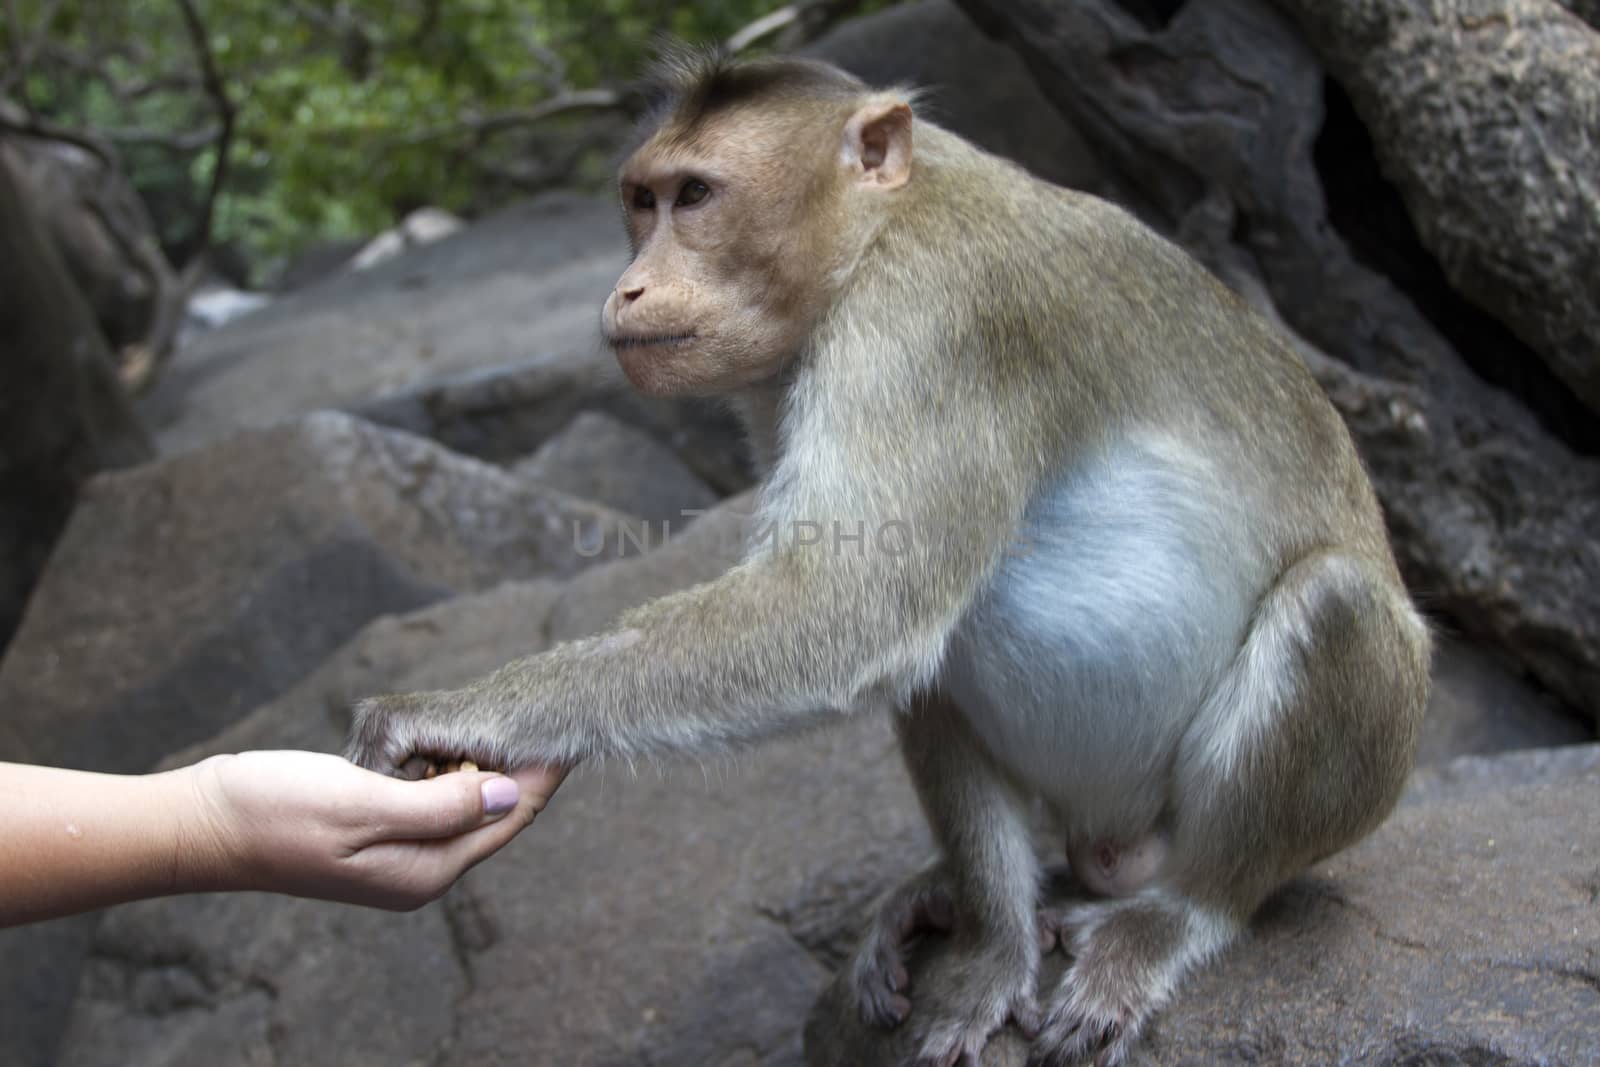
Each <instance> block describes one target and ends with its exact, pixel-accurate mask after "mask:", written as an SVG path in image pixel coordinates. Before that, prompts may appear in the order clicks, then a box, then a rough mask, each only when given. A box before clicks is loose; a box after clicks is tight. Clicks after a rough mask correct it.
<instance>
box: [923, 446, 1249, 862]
mask: <svg viewBox="0 0 1600 1067" xmlns="http://www.w3.org/2000/svg"><path fill="white" fill-rule="evenodd" d="M1237 499H1238V498H1237V496H1236V495H1234V494H1230V493H1227V492H1225V491H1224V487H1223V486H1222V483H1220V482H1219V480H1218V472H1216V471H1215V470H1213V469H1212V466H1211V464H1209V463H1208V462H1207V461H1206V460H1205V458H1204V457H1202V456H1200V455H1198V454H1196V453H1194V452H1192V451H1189V450H1186V449H1185V448H1184V446H1182V445H1181V444H1178V443H1176V442H1173V441H1170V440H1166V439H1164V438H1161V437H1159V436H1154V435H1149V436H1145V437H1142V438H1134V439H1126V440H1123V441H1120V442H1117V443H1115V444H1112V445H1111V446H1109V447H1108V448H1107V449H1106V450H1105V451H1104V452H1103V453H1102V454H1100V455H1097V456H1094V457H1091V458H1090V459H1088V460H1087V461H1085V462H1083V463H1082V464H1080V465H1078V466H1077V467H1075V468H1073V469H1072V470H1071V471H1070V472H1069V473H1068V474H1067V476H1066V477H1065V478H1063V479H1062V480H1061V481H1060V482H1059V483H1057V484H1056V485H1054V486H1051V487H1050V488H1049V489H1048V490H1047V491H1046V492H1045V493H1044V494H1043V496H1042V497H1041V499H1039V500H1038V501H1037V502H1036V503H1035V504H1034V506H1033V507H1031V508H1030V510H1029V514H1028V518H1027V525H1026V528H1025V530H1024V533H1023V537H1022V539H1020V540H1019V542H1018V548H1017V549H1016V551H1015V552H1014V553H1013V555H1012V557H1011V558H1010V559H1008V561H1007V562H1006V563H1005V564H1003V565H1002V567H1001V568H1000V571H999V573H998V574H997V575H996V577H995V578H994V580H993V582H992V584H991V586H990V587H989V589H988V590H987V592H986V594H985V595H984V596H982V597H981V598H980V600H979V602H978V603H977V604H976V605H975V607H974V609H973V611H972V613H971V615H970V617H969V618H968V619H967V620H966V622H965V623H964V624H963V625H962V627H961V628H960V629H959V631H958V632H957V636H956V639H955V641H954V643H953V645H952V649H951V655H950V660H949V663H948V667H947V669H946V675H945V677H946V683H947V685H948V686H949V688H950V690H951V693H952V695H953V696H954V697H955V699H956V703H957V704H958V705H959V706H960V707H961V708H963V709H965V710H967V711H968V713H969V717H970V721H971V723H972V726H973V729H974V730H975V731H976V732H977V734H978V735H979V736H980V737H981V738H982V739H983V741H984V743H985V744H986V745H987V746H988V747H989V749H990V751H992V752H993V753H994V754H995V756H996V757H997V758H998V759H999V760H1000V761H1001V762H1002V763H1003V764H1004V765H1005V766H1006V767H1007V768H1008V769H1010V770H1012V771H1013V773H1015V774H1016V775H1017V777H1018V778H1019V780H1021V781H1024V782H1029V783H1034V784H1035V785H1036V787H1037V788H1038V789H1039V791H1040V792H1042V793H1043V794H1044V796H1045V799H1046V800H1047V801H1049V802H1050V804H1051V805H1052V807H1053V808H1054V809H1055V810H1056V812H1057V813H1058V815H1059V816H1060V817H1061V818H1063V819H1064V820H1065V822H1066V829H1067V836H1068V839H1069V840H1070V841H1073V842H1089V841H1097V840H1102V839H1108V840H1111V841H1117V842H1126V843H1132V842H1135V841H1138V840H1140V839H1143V838H1145V837H1146V836H1147V835H1149V834H1150V832H1151V831H1152V830H1153V829H1154V827H1155V825H1156V822H1157V819H1158V818H1159V816H1160V815H1161V813H1162V811H1163V810H1164V809H1165V808H1166V807H1168V805H1169V803H1170V800H1169V798H1168V797H1167V789H1168V785H1169V782H1170V768H1171V766H1172V764H1173V760H1174V758H1175V757H1177V756H1178V755H1179V754H1180V752H1182V753H1183V754H1184V756H1185V757H1186V758H1204V748H1205V747H1206V746H1207V745H1208V738H1207V737H1206V735H1205V734H1204V733H1203V732H1201V731H1193V732H1192V733H1193V734H1194V735H1195V736H1190V735H1191V730H1190V726H1191V724H1192V723H1193V722H1194V720H1195V718H1196V716H1197V714H1198V713H1199V711H1200V709H1201V707H1202V705H1203V703H1204V702H1205V700H1206V698H1207V696H1208V695H1209V694H1211V693H1212V692H1214V691H1215V690H1216V687H1217V685H1218V682H1219V680H1220V679H1221V678H1222V677H1223V675H1224V673H1225V672H1226V671H1227V670H1228V669H1229V668H1230V666H1231V664H1232V662H1233V660H1234V657H1235V656H1236V654H1237V652H1238V649H1239V647H1240V645H1241V643H1242V641H1243V637H1244V633H1245V628H1246V625H1247V624H1248V622H1249V618H1250V613H1251V611H1252V609H1253V608H1254V606H1255V599H1256V598H1257V597H1258V596H1259V595H1260V592H1262V591H1264V590H1265V589H1266V588H1267V587H1268V585H1270V583H1271V582H1272V580H1273V578H1274V577H1275V575H1272V574H1268V573H1264V572H1263V571H1261V570H1260V569H1259V568H1256V569H1255V571H1254V572H1253V573H1241V571H1242V570H1244V568H1243V567H1242V566H1241V561H1240V556H1239V555H1238V554H1236V553H1234V552H1232V551H1231V549H1232V547H1233V546H1234V545H1235V544H1237V542H1238V541H1239V539H1241V538H1245V537H1247V536H1248V530H1249V527H1248V524H1247V518H1248V517H1247V516H1246V515H1243V514H1240V513H1239V508H1238V505H1237ZM1252 591H1254V593H1255V595H1251V594H1252ZM1019 663H1025V664H1028V665H1029V666H1028V669H1027V670H1025V671H1019V670H1017V669H1016V664H1019ZM1186 745H1187V748H1188V751H1185V748H1186Z"/></svg>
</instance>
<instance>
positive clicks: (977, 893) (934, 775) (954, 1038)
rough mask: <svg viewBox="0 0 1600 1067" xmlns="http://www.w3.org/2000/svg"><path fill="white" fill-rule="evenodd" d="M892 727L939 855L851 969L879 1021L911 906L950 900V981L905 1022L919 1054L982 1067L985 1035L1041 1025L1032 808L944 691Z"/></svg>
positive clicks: (888, 912) (890, 908)
mask: <svg viewBox="0 0 1600 1067" xmlns="http://www.w3.org/2000/svg"><path fill="white" fill-rule="evenodd" d="M896 729H897V730H898V732H899V734H900V747H901V751H902V753H903V754H904V756H905V761H906V767H907V768H908V769H909V771H910V773H911V779H912V782H913V784H914V785H915V786H916V789H917V794H918V796H919V798H920V799H921V801H922V807H923V811H924V812H926V813H927V816H928V821H929V823H930V824H931V825H932V827H933V831H934V836H935V837H936V838H937V840H938V842H939V845H940V848H941V851H942V852H943V858H942V860H941V862H940V863H939V864H938V865H937V866H935V867H934V868H931V869H930V870H929V871H926V872H923V874H921V875H918V876H917V878H916V879H913V880H912V882H911V883H910V884H909V885H908V886H907V887H905V889H903V890H902V891H900V892H897V893H894V894H891V896H890V897H889V898H888V900H887V902H886V906H885V908H884V910H882V911H880V913H879V915H878V917H877V919H876V920H875V921H874V922H873V923H872V925H871V928H870V929H869V931H868V936H867V940H866V943H865V944H864V945H863V946H862V948H861V951H860V953H859V954H858V956H857V959H856V962H855V964H854V965H853V967H852V974H853V975H858V976H860V983H861V984H859V985H858V986H857V989H858V991H860V996H861V1001H860V1006H861V1010H862V1014H863V1016H864V1017H866V1018H868V1019H874V1018H881V1014H880V1013H879V1009H878V1007H877V1005H878V1004H880V1003H882V1002H883V1001H884V997H883V996H882V995H881V994H880V990H882V989H884V988H885V987H888V986H893V985H895V984H896V981H897V979H898V978H899V976H900V972H899V971H898V970H897V968H898V967H899V952H898V949H899V945H900V942H901V937H902V935H901V928H902V926H903V924H904V921H905V918H906V914H907V907H908V905H910V906H911V908H912V910H915V908H916V906H917V905H918V904H919V903H920V902H926V903H927V904H929V905H930V906H931V910H932V913H933V914H934V915H935V916H937V912H938V908H937V901H938V898H939V897H940V896H948V898H949V903H950V905H951V913H952V914H951V917H952V918H953V924H952V936H953V937H954V938H955V939H956V943H955V949H956V951H957V952H958V954H959V959H960V964H959V966H958V967H955V968H953V969H952V971H951V972H950V973H951V974H952V975H953V977H952V978H951V979H950V985H949V987H948V988H943V989H941V990H940V991H939V994H938V995H937V996H927V997H923V996H920V995H919V997H918V1006H917V1007H914V1008H912V1009H911V1011H910V1016H909V1023H910V1025H911V1026H913V1027H914V1028H915V1033H916V1035H917V1038H916V1042H915V1044H916V1046H917V1048H918V1049H919V1056H920V1058H921V1060H923V1061H925V1062H930V1063H937V1064H950V1063H962V1064H968V1063H970V1064H973V1065H976V1064H977V1062H978V1057H979V1056H980V1055H981V1054H982V1052H983V1047H984V1045H985V1044H986V1043H987V1041H988V1038H989V1035H990V1034H992V1033H993V1032H994V1031H995V1030H997V1029H998V1028H999V1027H1000V1026H1001V1025H1002V1024H1003V1023H1004V1022H1005V1021H1006V1019H1007V1018H1008V1017H1009V1018H1014V1019H1016V1021H1017V1022H1018V1024H1019V1025H1021V1026H1022V1027H1023V1028H1024V1029H1025V1030H1032V1029H1033V1028H1034V1027H1035V1026H1036V1009H1035V1002H1034V983H1035V980H1036V978H1037V974H1038V968H1039V932H1038V924H1037V918H1036V914H1035V909H1036V908H1037V905H1038V879H1039V871H1038V860H1037V857H1036V856H1035V854H1034V849H1033V843H1032V840H1031V837H1030V834H1029V830H1028V818H1027V805H1026V802H1025V799H1024V797H1023V796H1022V795H1021V794H1020V793H1019V792H1018V791H1017V790H1016V788H1015V786H1014V785H1013V784H1012V783H1011V782H1010V781H1009V780H1008V779H1007V778H1006V777H1005V775H1003V774H1002V773H1001V772H1000V770H999V768H997V767H996V766H995V764H994V762H993V761H992V759H991V758H990V756H989V754H988V752H987V751H986V750H985V749H984V747H983V745H982V744H981V743H980V742H979V741H978V739H977V737H976V736H974V735H973V733H972V730H971V728H970V727H969V726H968V724H967V721H966V719H965V718H964V717H963V715H962V714H961V711H960V709H958V708H957V707H956V706H955V705H954V704H953V703H951V702H950V701H949V700H948V698H946V697H944V696H942V695H930V696H927V697H923V698H919V699H918V700H917V701H916V702H915V704H914V705H913V707H912V708H911V710H910V711H908V712H907V713H906V714H905V715H903V716H901V717H899V718H898V719H897V721H896ZM896 995H899V991H898V989H894V990H891V992H890V994H889V997H890V1003H891V1005H892V1003H893V1002H892V998H893V997H894V996H896ZM890 1021H894V1020H893V1019H892V1018H891V1020H890Z"/></svg>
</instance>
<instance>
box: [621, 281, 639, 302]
mask: <svg viewBox="0 0 1600 1067" xmlns="http://www.w3.org/2000/svg"><path fill="white" fill-rule="evenodd" d="M619 291H620V292H621V293H622V299H624V300H626V301H627V302H628V303H630V304H631V303H633V302H634V301H635V300H637V299H639V298H640V297H641V296H643V295H644V286H642V285H639V286H634V287H633V288H630V289H622V290H619Z"/></svg>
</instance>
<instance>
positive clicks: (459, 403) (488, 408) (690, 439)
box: [350, 355, 752, 493]
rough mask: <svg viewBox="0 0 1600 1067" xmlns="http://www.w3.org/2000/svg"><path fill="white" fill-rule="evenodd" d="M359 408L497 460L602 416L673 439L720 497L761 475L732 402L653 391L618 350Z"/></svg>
mask: <svg viewBox="0 0 1600 1067" xmlns="http://www.w3.org/2000/svg"><path fill="white" fill-rule="evenodd" d="M350 410H352V411H353V412H355V413H356V414H359V415H360V416H361V417H362V418H364V419H369V420H371V421H372V422H376V423H381V424H382V425H384V426H392V427H394V428H396V429H400V430H406V431H408V432H410V433H414V434H418V435H420V436H423V437H430V438H433V439H434V440H436V441H438V442H440V443H441V444H443V445H445V446H446V447H448V448H450V449H453V450H454V451H456V452H461V453H464V454H466V455H469V456H477V457H479V458H481V459H487V460H491V461H492V462H495V463H514V462H516V461H518V460H520V459H522V458H523V457H525V456H527V455H528V454H529V453H531V452H534V451H536V450H537V449H539V448H540V447H541V446H542V445H543V444H544V443H545V442H546V441H547V440H548V439H549V438H550V437H551V436H552V435H554V434H556V433H558V432H559V431H560V430H561V429H562V428H563V427H565V426H566V425H567V424H568V422H569V421H570V420H571V419H572V417H573V416H574V415H575V414H577V413H579V412H583V411H591V412H598V413H602V414H605V415H610V416H612V417H613V418H616V419H619V420H621V421H622V422H624V423H627V424H628V425H630V426H632V427H634V428H636V429H638V430H642V431H644V432H646V433H648V434H649V435H650V436H651V437H653V438H655V439H656V440H657V441H660V442H661V443H662V444H665V445H667V446H668V447H669V448H671V449H672V450H673V451H674V452H676V453H677V454H678V456H679V457H680V458H681V459H682V460H683V462H684V463H685V464H686V465H687V466H688V467H689V468H690V470H692V471H693V472H694V474H695V475H696V477H699V478H701V479H702V480H704V481H705V482H706V484H708V485H710V486H711V487H712V488H713V489H715V490H717V491H718V492H719V493H733V492H737V491H739V490H741V489H744V488H747V487H748V486H749V485H750V481H751V478H752V472H751V468H750V463H749V457H748V452H747V450H746V448H745V443H744V430H743V428H742V427H741V426H740V425H739V421H738V419H737V418H735V417H734V416H733V415H732V414H731V413H730V412H729V411H727V410H726V408H725V407H724V406H721V405H718V404H715V403H713V402H710V401H705V400H696V399H693V398H686V399H663V398H660V397H651V396H645V395H644V394H642V393H640V392H638V391H637V390H635V389H634V388H633V387H632V386H630V385H629V384H628V382H627V380H626V379H625V378H623V376H622V372H621V371H620V370H619V369H618V368H617V365H616V360H614V359H613V358H612V357H611V356H610V355H607V356H605V357H604V358H603V359H601V358H596V359H593V360H573V361H566V360H556V361H542V362H541V361H535V362H530V363H515V364H509V365H505V366H495V367H486V368H480V369H477V370H471V371H464V372H462V373H459V374H452V375H446V376H444V377H442V378H438V379H433V380H430V381H427V382H424V383H422V384H420V385H417V386H414V387H412V388H409V389H404V390H401V391H400V392H397V393H394V394H391V395H389V396H384V397H380V398H378V399H376V400H370V401H367V402H364V403H360V404H356V405H352V406H351V409H350Z"/></svg>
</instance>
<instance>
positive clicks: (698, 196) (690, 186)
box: [678, 178, 711, 207]
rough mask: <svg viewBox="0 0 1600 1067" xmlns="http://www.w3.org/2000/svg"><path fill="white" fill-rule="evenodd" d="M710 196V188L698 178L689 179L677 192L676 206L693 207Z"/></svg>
mask: <svg viewBox="0 0 1600 1067" xmlns="http://www.w3.org/2000/svg"><path fill="white" fill-rule="evenodd" d="M710 195H711V187H710V186H709V185H707V184H706V183H705V182H703V181H701V180H700V179H699V178H690V179H689V180H688V181H686V182H684V183H683V188H682V189H679V190H678V206H679V207H693V206H694V205H695V204H698V203H699V202H700V201H702V200H704V199H705V198H706V197H708V196H710Z"/></svg>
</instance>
